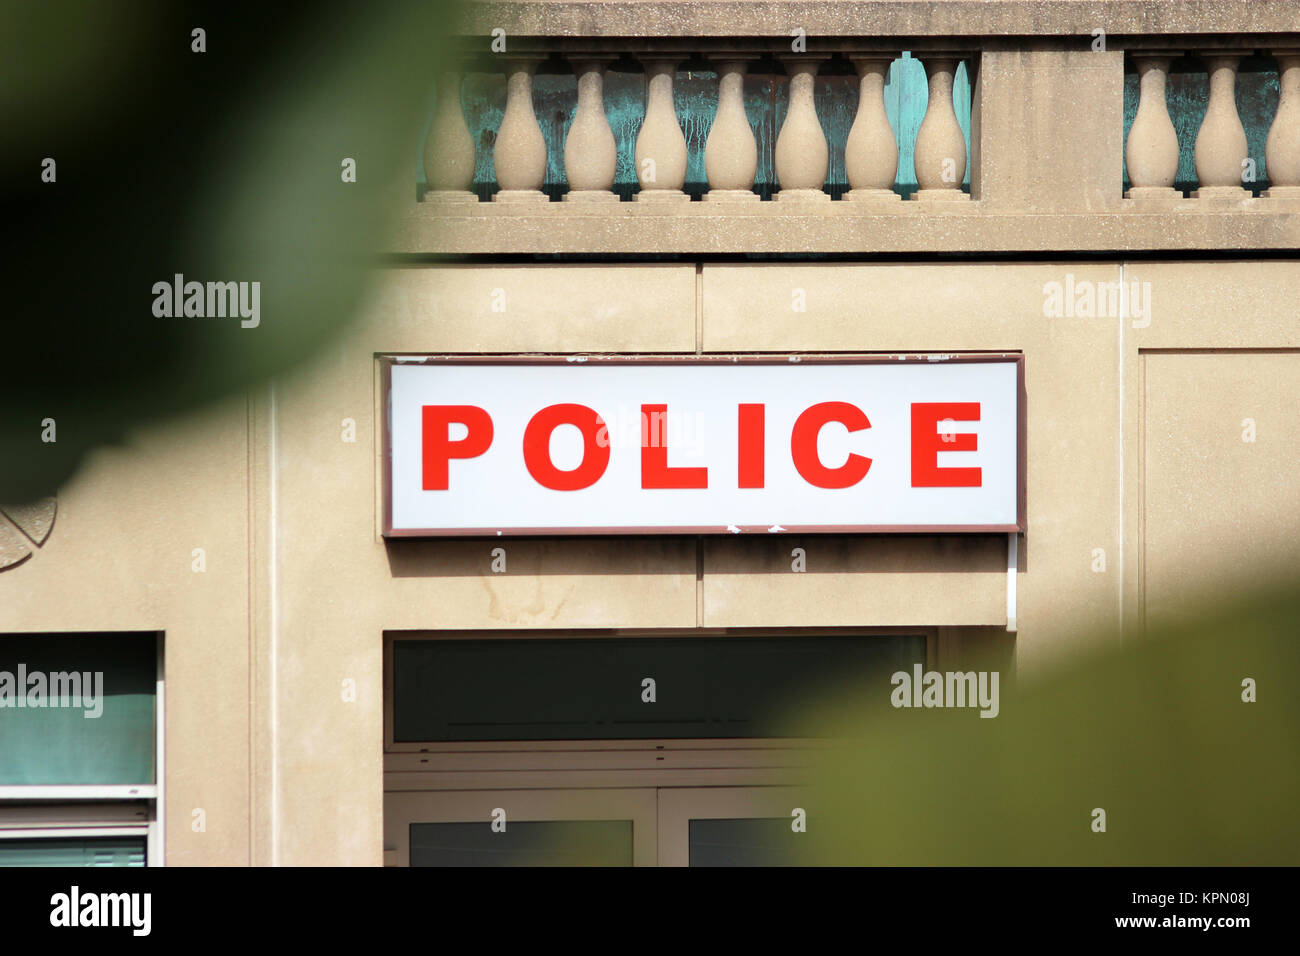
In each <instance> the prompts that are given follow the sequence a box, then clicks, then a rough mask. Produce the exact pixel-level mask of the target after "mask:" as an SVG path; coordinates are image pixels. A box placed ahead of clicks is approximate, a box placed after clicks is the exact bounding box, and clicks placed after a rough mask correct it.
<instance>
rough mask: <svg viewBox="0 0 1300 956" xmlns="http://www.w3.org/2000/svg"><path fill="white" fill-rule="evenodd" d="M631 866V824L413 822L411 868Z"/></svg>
mask: <svg viewBox="0 0 1300 956" xmlns="http://www.w3.org/2000/svg"><path fill="white" fill-rule="evenodd" d="M631 865H632V821H631V820H554V821H551V820H547V821H539V820H525V821H515V820H511V821H509V822H508V823H507V825H506V828H505V830H503V831H501V832H494V831H493V830H492V825H491V824H490V823H489V822H488V821H486V820H484V821H483V822H481V823H412V824H411V866H631Z"/></svg>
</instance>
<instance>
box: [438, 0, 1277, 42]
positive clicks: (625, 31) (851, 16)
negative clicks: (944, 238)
mask: <svg viewBox="0 0 1300 956" xmlns="http://www.w3.org/2000/svg"><path fill="white" fill-rule="evenodd" d="M1297 24H1300V2H1296V0H1269V2H1267V3H1265V2H1260V0H786V2H782V0H694V2H692V0H677V2H653V0H508V2H495V0H485V2H470V3H465V4H463V5H462V8H461V10H460V11H459V13H458V15H457V16H456V17H455V19H454V20H453V30H454V31H455V32H457V33H461V34H467V35H474V36H486V35H488V34H490V33H491V32H492V30H493V29H495V28H498V27H500V28H503V29H504V30H505V31H506V34H507V36H508V37H510V36H519V37H523V36H538V37H540V36H546V37H646V38H652V37H691V38H697V37H728V36H759V37H782V38H788V37H789V36H790V31H791V30H792V29H794V28H795V27H803V28H804V30H805V31H807V33H808V35H809V36H810V37H842V36H864V37H886V36H891V37H927V36H968V37H980V36H987V37H992V36H1003V35H1019V36H1067V35H1081V36H1085V37H1088V36H1090V35H1091V33H1092V31H1093V30H1095V29H1102V30H1105V31H1106V33H1107V34H1108V35H1123V34H1179V33H1182V34H1198V33H1199V34H1207V33H1223V34H1243V33H1293V32H1295V31H1296V29H1297Z"/></svg>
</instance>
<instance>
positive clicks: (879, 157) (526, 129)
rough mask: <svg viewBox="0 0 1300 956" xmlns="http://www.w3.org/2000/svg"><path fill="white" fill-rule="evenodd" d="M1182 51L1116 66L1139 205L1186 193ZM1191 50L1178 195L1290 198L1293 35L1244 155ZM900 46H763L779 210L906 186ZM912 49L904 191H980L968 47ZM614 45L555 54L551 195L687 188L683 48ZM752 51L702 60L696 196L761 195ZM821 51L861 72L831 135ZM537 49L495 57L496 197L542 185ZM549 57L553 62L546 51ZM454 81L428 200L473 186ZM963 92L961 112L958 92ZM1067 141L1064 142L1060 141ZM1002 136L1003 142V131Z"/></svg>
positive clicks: (431, 144) (963, 194)
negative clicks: (839, 179) (1195, 114)
mask: <svg viewBox="0 0 1300 956" xmlns="http://www.w3.org/2000/svg"><path fill="white" fill-rule="evenodd" d="M1186 53H1187V51H1182V50H1159V49H1141V50H1134V51H1130V52H1129V53H1128V54H1127V55H1126V56H1127V62H1128V67H1129V69H1130V71H1131V72H1132V73H1133V74H1135V75H1136V77H1137V84H1138V94H1137V110H1136V115H1135V116H1134V118H1133V121H1132V125H1131V128H1130V130H1129V132H1128V136H1127V140H1126V142H1125V143H1124V152H1123V158H1124V160H1125V163H1126V167H1127V172H1128V180H1129V186H1128V189H1127V191H1125V192H1124V194H1123V196H1124V198H1125V199H1126V200H1132V201H1134V202H1137V203H1139V204H1142V205H1143V206H1144V207H1145V208H1150V207H1151V206H1152V204H1165V205H1170V204H1172V206H1184V205H1185V203H1183V202H1182V200H1184V198H1185V196H1184V189H1180V188H1176V185H1175V181H1176V178H1177V176H1178V171H1179V157H1180V150H1181V151H1184V152H1185V151H1186V149H1187V147H1188V145H1189V144H1188V142H1187V139H1186V138H1184V140H1183V142H1182V143H1180V137H1179V134H1178V131H1177V130H1176V128H1175V124H1174V122H1173V119H1172V118H1171V115H1170V110H1169V103H1168V95H1169V90H1168V79H1169V76H1170V69H1171V64H1173V63H1174V62H1175V61H1177V60H1178V59H1179V58H1180V57H1184V56H1185V55H1186ZM1190 55H1191V56H1193V57H1195V62H1197V63H1200V64H1202V65H1203V69H1204V75H1205V78H1206V81H1207V85H1208V103H1207V105H1206V108H1205V113H1204V118H1203V119H1202V120H1201V122H1200V126H1199V129H1198V131H1197V132H1196V135H1195V147H1194V157H1195V175H1196V182H1195V184H1194V188H1189V189H1187V192H1188V193H1189V195H1188V196H1187V197H1186V198H1187V199H1189V200H1196V201H1202V202H1218V203H1222V202H1224V201H1228V202H1232V201H1239V200H1243V199H1249V198H1252V196H1253V192H1252V191H1251V189H1250V188H1249V187H1250V184H1251V183H1253V182H1255V181H1256V175H1255V173H1256V167H1263V168H1266V169H1267V175H1268V178H1269V186H1270V188H1268V189H1266V190H1264V191H1263V192H1262V193H1261V198H1263V199H1269V198H1282V199H1288V200H1295V199H1297V198H1300V45H1298V46H1297V47H1295V48H1289V47H1288V48H1280V49H1276V50H1273V51H1271V55H1272V56H1273V57H1274V58H1275V61H1276V64H1277V76H1278V104H1277V109H1276V113H1275V116H1274V118H1273V120H1272V124H1271V128H1270V129H1269V132H1268V137H1267V147H1266V149H1265V150H1264V155H1263V156H1262V157H1251V156H1248V155H1247V137H1246V132H1245V129H1244V128H1243V124H1242V119H1241V117H1240V116H1239V115H1238V110H1237V103H1236V99H1235V91H1236V84H1237V74H1238V69H1239V65H1240V63H1241V61H1242V58H1243V51H1241V50H1232V49H1224V50H1215V49H1205V50H1197V51H1191V53H1190ZM898 56H899V53H898V51H894V52H886V51H879V50H877V51H865V52H863V53H861V54H854V53H851V52H850V53H847V54H846V53H842V52H841V53H837V54H836V55H835V56H834V57H832V56H830V55H828V54H822V55H815V54H789V55H783V56H781V57H780V58H779V65H777V64H778V61H777V60H774V59H771V58H768V59H766V60H763V61H762V63H761V64H760V65H761V68H762V69H763V70H764V71H773V72H774V71H777V70H781V71H783V72H784V75H785V77H786V78H787V79H786V81H785V82H783V83H782V84H781V86H780V90H781V93H782V95H783V97H784V100H785V102H784V103H782V104H781V105H782V106H783V107H784V118H783V120H782V121H781V122H780V124H779V131H778V132H777V134H776V137H775V146H774V150H773V152H772V153H771V154H770V155H769V159H770V161H771V163H772V165H773V167H774V175H773V176H772V177H771V178H772V179H773V182H772V183H771V186H770V192H771V198H773V199H775V200H778V201H780V202H781V203H783V204H794V205H791V206H790V208H791V209H795V208H802V205H801V204H807V203H818V204H821V203H825V202H828V201H831V200H832V199H833V198H834V199H843V200H847V201H850V202H852V203H854V204H855V206H856V205H857V204H859V203H862V204H866V205H865V206H863V207H861V208H863V209H864V210H870V209H873V208H876V207H882V208H888V207H889V206H890V204H892V203H896V202H897V200H898V199H900V198H901V195H900V194H901V193H902V192H903V190H901V189H900V188H899V186H898V183H897V179H896V177H897V176H898V175H899V167H900V145H903V144H900V142H899V138H898V135H897V134H896V130H895V129H894V127H893V126H891V123H890V118H889V116H888V115H887V111H886V108H885V89H886V78H887V76H889V71H890V67H891V64H892V63H894V62H895V61H896V60H897V59H898ZM915 58H916V59H917V60H919V62H920V63H921V64H922V65H923V68H924V73H925V82H926V85H927V87H928V89H927V92H928V100H927V102H926V106H925V110H924V118H923V119H922V121H921V122H920V125H919V128H918V129H916V130H915V132H914V138H913V140H912V141H911V142H910V143H908V144H906V145H908V146H910V149H909V150H907V151H906V152H907V158H910V160H911V166H912V170H909V172H911V171H913V170H914V174H915V180H914V182H915V185H916V188H915V189H914V190H907V192H909V193H910V195H909V196H908V198H910V199H911V200H914V201H917V202H920V203H922V204H929V203H932V202H934V201H944V202H950V201H953V200H958V201H967V200H970V199H971V198H972V193H974V194H975V196H976V198H979V197H978V190H977V189H972V191H968V189H969V188H971V187H964V185H963V184H964V183H966V182H970V180H969V178H968V176H967V168H968V166H969V165H970V163H971V157H970V156H968V150H967V145H966V144H967V137H968V131H967V130H964V129H963V127H962V124H961V123H960V122H959V119H958V110H957V109H956V108H955V104H954V96H955V95H956V96H958V97H960V96H961V95H963V94H964V95H966V96H967V97H969V86H966V87H964V88H963V90H962V91H961V92H958V91H957V90H956V88H955V84H954V77H955V76H956V72H957V67H958V65H959V64H960V63H961V62H962V61H963V60H964V61H966V64H967V69H968V70H973V69H976V68H977V66H978V62H979V58H980V54H979V53H978V51H970V50H966V51H962V50H933V51H921V52H918V53H917V54H916V55H915ZM615 59H616V58H615V55H614V54H610V53H592V54H581V53H576V54H570V55H568V56H567V57H566V58H565V61H564V62H567V63H568V64H569V67H570V68H571V69H572V73H573V81H572V82H573V84H574V88H575V93H576V112H575V113H574V115H573V119H572V122H571V123H570V124H569V127H568V130H567V134H566V135H565V137H564V142H563V171H564V178H565V184H564V185H565V186H567V191H563V194H562V196H561V197H560V198H562V199H563V200H564V201H565V202H573V203H617V202H618V201H619V200H620V198H632V199H634V200H636V201H637V202H652V203H654V202H674V201H675V202H683V201H688V200H689V199H690V198H691V196H690V195H689V194H688V192H687V191H686V189H685V186H686V178H687V168H688V165H689V161H690V150H689V148H688V139H687V137H686V135H685V134H684V132H683V129H682V124H681V117H680V115H679V113H678V112H677V110H676V108H675V105H674V84H675V81H676V79H677V76H678V72H679V70H680V69H681V68H682V64H683V61H684V60H685V59H687V55H686V54H671V53H665V54H662V55H658V54H656V55H645V56H643V57H642V58H641V60H640V61H639V64H638V63H637V61H634V60H632V59H631V58H630V57H628V56H626V55H624V56H622V57H620V58H618V62H617V63H615V62H614V61H615ZM759 59H760V58H759V55H758V54H756V53H753V52H729V53H724V54H718V55H716V56H713V57H710V58H709V60H708V63H707V68H708V69H710V70H712V71H713V72H714V73H715V75H716V91H717V100H716V107H715V109H714V112H713V115H712V117H711V118H710V123H709V132H708V136H707V140H706V141H705V142H704V143H703V149H702V152H703V168H704V171H705V174H706V178H707V182H706V183H705V188H704V189H702V190H698V191H697V194H698V195H699V198H701V199H703V200H705V201H707V202H710V203H724V204H735V203H751V202H756V201H758V200H759V199H760V198H761V197H760V192H759V191H756V184H755V175H756V172H757V170H758V167H759V144H758V141H757V140H756V137H755V129H754V127H753V124H752V122H751V117H750V116H749V115H748V114H747V112H746V100H745V83H746V77H747V75H751V73H752V71H753V70H754V69H755V68H756V61H759ZM832 61H834V62H835V63H836V66H837V68H838V72H839V73H840V74H844V73H845V72H850V73H851V72H856V74H857V81H858V82H857V87H856V93H857V104H856V113H855V116H854V119H853V122H852V126H851V128H850V129H849V130H848V132H847V137H846V138H845V137H844V134H843V131H841V133H840V136H841V141H840V142H838V143H831V142H830V141H829V140H828V136H827V132H826V130H825V129H824V128H823V125H822V123H821V122H819V119H818V106H817V102H816V90H817V85H816V84H817V80H818V76H819V71H821V70H822V69H823V68H824V67H825V66H826V64H828V63H829V62H832ZM542 62H544V58H543V56H542V55H541V54H536V53H534V54H520V55H516V56H503V57H501V58H500V61H499V67H498V68H499V70H500V72H501V73H502V74H503V75H504V79H505V91H506V94H505V109H504V113H503V115H502V118H501V121H500V126H499V128H498V129H497V130H496V131H495V140H494V142H493V143H491V144H490V145H489V148H490V149H491V162H492V170H493V172H494V176H495V181H496V187H497V188H496V189H495V190H494V191H491V200H492V201H493V202H497V203H524V204H528V203H540V202H546V201H547V200H548V199H550V198H552V196H550V195H548V192H547V191H544V188H543V186H544V180H545V177H546V171H547V142H546V139H545V137H544V136H543V134H542V127H541V125H539V122H538V116H537V113H536V109H535V105H534V94H533V79H534V74H535V71H536V70H537V69H538V66H539V64H541V63H542ZM546 62H548V65H549V67H550V70H551V72H554V67H555V62H556V58H555V57H550V58H549V60H546ZM1183 62H1184V63H1185V62H1187V61H1186V60H1183ZM611 64H614V65H615V66H616V68H617V69H618V70H619V71H620V72H624V73H626V72H627V71H628V70H629V69H643V70H644V91H645V92H644V96H645V110H644V116H643V118H642V119H641V121H640V128H639V130H638V131H637V133H636V137H635V153H634V160H635V168H636V180H637V185H638V186H639V189H636V190H635V191H633V192H632V194H631V196H630V197H628V196H627V192H626V191H624V196H623V197H620V195H619V194H618V193H617V192H616V191H615V171H616V167H617V163H618V149H617V145H616V141H615V136H614V133H613V131H612V130H611V127H610V123H609V119H608V117H607V115H606V103H605V95H604V90H605V82H606V76H607V71H608V70H609V69H610V68H611ZM698 65H699V64H698V62H697V64H696V66H697V67H698ZM696 75H698V73H697V74H696ZM849 78H850V79H851V77H849ZM461 86H462V77H461V74H460V73H457V72H455V71H450V70H447V71H443V72H441V73H440V74H439V75H438V78H437V87H438V95H437V100H436V104H437V105H436V108H435V110H434V115H433V119H432V122H431V124H430V127H429V130H428V135H427V140H426V145H425V149H424V156H423V162H424V171H425V178H426V181H427V184H428V186H427V189H426V190H425V191H424V193H423V199H424V201H425V202H429V203H436V204H462V203H468V202H474V201H478V199H479V196H478V195H476V194H475V193H474V192H473V191H472V188H471V187H472V185H473V178H474V169H475V163H476V152H475V142H474V139H473V138H472V137H471V135H470V129H469V126H468V124H467V123H466V117H465V115H464V111H463V109H462V106H461ZM839 88H840V89H843V88H844V87H839ZM773 89H774V90H775V89H777V87H775V86H774V87H773ZM823 95H824V94H823ZM960 105H963V106H964V107H965V109H966V111H967V112H969V109H970V102H969V99H968V100H967V102H966V103H964V104H960ZM1185 135H1186V134H1184V136H1185ZM1078 146H1079V144H1066V145H1063V147H1062V148H1078ZM832 147H834V148H836V149H838V150H839V151H840V153H841V154H842V156H843V176H844V177H845V178H847V183H848V188H847V189H840V190H839V191H837V192H836V193H835V195H832V192H833V191H832V190H830V189H828V188H827V172H828V157H829V154H830V152H831V149H832ZM696 148H699V144H698V143H697V146H696ZM1004 148H1014V144H1007V145H1005V146H1004ZM1261 159H1262V160H1263V162H1262V163H1261V162H1260V160H1261ZM1184 162H1186V160H1184ZM1184 185H1186V184H1185V183H1184ZM550 191H551V192H552V193H554V192H555V190H554V189H552V190H550ZM480 192H481V191H480ZM1117 198H1118V197H1117Z"/></svg>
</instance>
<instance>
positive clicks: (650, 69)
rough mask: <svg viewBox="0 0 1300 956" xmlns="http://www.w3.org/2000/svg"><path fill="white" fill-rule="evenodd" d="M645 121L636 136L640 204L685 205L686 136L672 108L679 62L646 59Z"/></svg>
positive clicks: (687, 197) (686, 198)
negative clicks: (674, 203) (663, 203)
mask: <svg viewBox="0 0 1300 956" xmlns="http://www.w3.org/2000/svg"><path fill="white" fill-rule="evenodd" d="M645 72H646V106H645V119H644V120H643V121H642V123H641V130H640V132H638V133H637V137H636V152H635V161H636V178H637V180H638V181H639V182H640V183H641V191H640V192H639V193H637V194H636V196H635V197H634V198H635V199H636V201H638V202H663V201H669V202H683V201H689V200H690V198H691V197H690V196H688V195H687V194H686V193H685V192H683V191H682V187H683V186H684V185H686V162H687V157H686V136H685V135H684V134H683V133H682V127H681V124H680V123H678V122H677V110H676V107H674V105H673V77H674V76H675V75H676V73H677V61H676V60H647V61H646V64H645Z"/></svg>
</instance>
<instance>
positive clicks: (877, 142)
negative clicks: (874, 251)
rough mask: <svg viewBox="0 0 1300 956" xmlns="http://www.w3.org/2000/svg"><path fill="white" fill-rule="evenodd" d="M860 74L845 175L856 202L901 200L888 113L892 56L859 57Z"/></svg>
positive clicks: (850, 195)
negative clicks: (896, 188)
mask: <svg viewBox="0 0 1300 956" xmlns="http://www.w3.org/2000/svg"><path fill="white" fill-rule="evenodd" d="M851 59H852V60H853V65H854V66H855V67H857V70H858V112H857V115H856V116H854V117H853V126H852V127H851V128H850V129H849V137H848V139H847V140H846V141H845V143H844V172H845V174H846V175H847V176H848V179H849V186H850V187H851V188H850V189H849V191H848V192H846V193H845V194H844V198H845V199H848V200H850V201H854V202H860V201H863V200H880V199H883V200H885V201H891V200H898V199H901V198H902V197H900V196H899V195H898V193H896V192H894V179H895V178H896V177H897V175H898V140H897V139H895V138H894V131H893V129H892V128H891V127H890V125H889V115H888V114H887V113H886V112H885V77H886V75H887V74H888V73H889V65H890V64H891V63H892V62H893V61H894V58H893V57H892V56H855V57H852V58H851Z"/></svg>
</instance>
